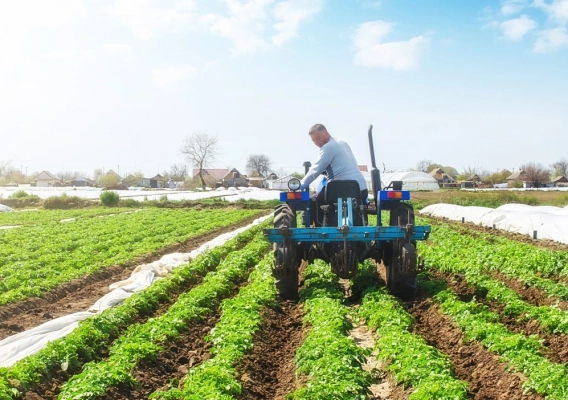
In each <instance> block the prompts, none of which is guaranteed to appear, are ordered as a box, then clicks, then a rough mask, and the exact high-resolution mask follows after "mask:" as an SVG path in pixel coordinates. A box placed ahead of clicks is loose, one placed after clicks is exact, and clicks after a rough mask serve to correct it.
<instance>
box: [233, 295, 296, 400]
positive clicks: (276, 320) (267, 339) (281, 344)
mask: <svg viewBox="0 0 568 400" xmlns="http://www.w3.org/2000/svg"><path fill="white" fill-rule="evenodd" d="M262 318H263V323H262V325H261V327H260V330H259V331H258V332H257V333H256V334H255V336H254V347H253V351H252V353H251V354H249V355H248V356H246V357H244V359H243V360H242V361H241V362H240V364H239V365H238V367H237V370H238V371H239V375H240V380H241V384H242V394H241V396H239V399H240V400H260V399H275V400H276V399H284V398H285V396H286V394H288V393H291V392H293V391H294V390H295V389H296V378H295V368H296V367H295V364H294V356H295V353H296V349H297V348H298V347H299V346H300V345H301V343H302V342H303V340H304V332H303V330H302V318H303V312H302V308H301V306H300V305H299V304H296V303H294V302H282V303H280V304H279V305H278V307H276V308H274V309H271V308H265V309H264V310H263V312H262Z"/></svg>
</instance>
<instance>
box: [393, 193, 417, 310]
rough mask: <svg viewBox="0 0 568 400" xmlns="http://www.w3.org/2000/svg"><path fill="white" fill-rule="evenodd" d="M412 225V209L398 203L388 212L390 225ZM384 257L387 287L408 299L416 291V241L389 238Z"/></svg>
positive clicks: (409, 206) (407, 205)
mask: <svg viewBox="0 0 568 400" xmlns="http://www.w3.org/2000/svg"><path fill="white" fill-rule="evenodd" d="M399 221H400V225H402V226H404V225H406V224H409V223H411V224H413V225H414V209H413V208H412V206H411V205H409V204H406V203H400V204H398V205H397V206H396V207H395V208H393V209H392V210H391V212H390V226H399ZM388 250H389V251H388V252H387V253H386V254H387V257H385V264H386V276H387V282H386V283H387V288H388V289H389V291H390V292H391V293H392V294H393V295H395V296H398V297H400V298H403V299H410V298H412V297H413V296H414V294H415V293H416V275H417V269H416V265H417V262H416V241H414V240H413V241H411V242H410V243H408V242H405V241H404V240H401V239H399V240H391V241H390V243H389V249H388Z"/></svg>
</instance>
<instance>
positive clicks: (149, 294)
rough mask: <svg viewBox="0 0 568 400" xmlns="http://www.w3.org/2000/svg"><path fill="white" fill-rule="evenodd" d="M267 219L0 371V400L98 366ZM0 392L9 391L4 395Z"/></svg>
mask: <svg viewBox="0 0 568 400" xmlns="http://www.w3.org/2000/svg"><path fill="white" fill-rule="evenodd" d="M270 222H271V221H270V219H269V220H267V221H265V222H264V223H262V224H258V225H255V226H253V227H251V228H250V229H247V230H246V231H244V232H242V233H240V234H239V235H237V236H236V237H235V238H233V239H231V240H229V241H227V242H226V243H225V244H223V245H221V246H218V247H215V248H214V249H211V250H208V251H206V252H204V253H203V254H201V255H200V256H198V257H197V258H195V259H194V260H192V261H191V262H190V263H189V264H188V265H187V266H180V267H178V268H176V269H174V270H173V272H172V273H171V274H170V275H168V276H167V277H166V278H163V279H160V280H158V281H156V282H154V284H152V285H151V286H149V287H148V288H146V289H145V290H144V291H141V292H137V293H135V294H133V295H132V296H131V297H129V298H128V299H126V300H125V301H124V302H123V303H122V304H120V305H118V306H115V307H112V308H109V309H107V310H105V311H103V312H102V313H100V314H96V315H94V316H93V317H91V318H88V319H86V320H83V321H81V323H80V324H79V326H78V328H76V329H75V330H73V331H72V332H71V333H70V334H69V335H67V336H66V337H64V338H61V339H58V340H55V341H53V342H50V343H49V344H48V345H47V347H46V348H44V349H43V350H40V351H39V352H38V353H36V354H34V355H32V356H30V357H26V358H24V359H22V360H21V361H19V362H17V363H16V364H14V365H13V366H12V367H10V368H0V399H3V397H2V396H11V394H12V393H13V390H14V389H16V388H15V387H14V386H17V387H21V388H22V389H24V390H25V389H27V388H29V387H30V386H31V385H34V384H38V383H39V382H40V381H41V379H42V378H45V379H49V377H50V376H51V375H53V374H55V373H56V372H57V371H58V370H60V369H61V364H62V363H63V362H67V364H68V369H67V372H68V373H70V374H73V373H75V372H76V371H78V370H79V369H80V368H81V366H82V365H83V364H84V363H86V362H89V361H92V360H99V359H100V358H101V354H102V353H104V352H105V351H106V350H107V349H108V348H109V346H110V344H111V343H112V342H113V341H114V340H115V339H116V338H117V337H118V336H119V335H120V333H121V332H122V331H123V330H124V329H125V328H126V327H127V326H129V325H130V324H132V323H133V322H134V321H136V320H137V319H139V318H142V317H144V316H147V315H151V314H152V313H153V312H154V311H155V310H157V309H158V307H159V306H160V304H163V303H167V302H168V301H169V298H170V296H171V295H172V294H173V293H176V292H179V291H180V290H183V288H185V287H187V286H189V285H192V284H195V283H197V282H199V280H200V279H201V277H202V276H203V275H204V274H205V273H207V272H208V271H212V270H213V269H214V268H216V267H217V266H218V265H219V263H220V261H221V260H222V259H223V258H224V257H227V255H229V254H231V253H233V252H236V251H239V250H240V249H241V248H242V247H243V246H244V245H246V244H247V243H249V242H250V241H251V240H253V238H254V237H256V236H258V234H259V233H260V232H261V231H262V229H263V228H264V227H266V226H268V224H269V223H270ZM10 381H11V382H12V383H13V384H12V385H10V384H9V383H8V382H10ZM3 386H8V389H6V390H4V388H3Z"/></svg>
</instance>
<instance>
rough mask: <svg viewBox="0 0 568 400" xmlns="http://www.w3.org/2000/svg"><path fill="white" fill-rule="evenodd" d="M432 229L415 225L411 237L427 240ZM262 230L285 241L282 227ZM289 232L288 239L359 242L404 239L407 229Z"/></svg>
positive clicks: (369, 227) (273, 239)
mask: <svg viewBox="0 0 568 400" xmlns="http://www.w3.org/2000/svg"><path fill="white" fill-rule="evenodd" d="M286 229H287V228H286ZM430 231H431V227H430V226H427V225H422V226H415V227H414V233H413V234H412V235H410V239H411V240H426V239H428V235H429V234H430ZM262 232H263V234H264V236H265V237H266V238H267V239H268V240H269V241H270V242H274V243H281V242H283V241H284V236H283V231H282V229H275V228H271V229H263V231H262ZM287 234H289V237H288V239H290V240H293V241H296V242H343V241H344V240H345V239H346V238H347V240H353V241H359V242H371V241H376V240H379V241H382V240H395V239H404V238H405V237H406V230H405V229H404V228H402V227H399V226H349V227H347V226H343V227H337V228H335V227H324V228H294V229H290V230H289V231H288V232H287Z"/></svg>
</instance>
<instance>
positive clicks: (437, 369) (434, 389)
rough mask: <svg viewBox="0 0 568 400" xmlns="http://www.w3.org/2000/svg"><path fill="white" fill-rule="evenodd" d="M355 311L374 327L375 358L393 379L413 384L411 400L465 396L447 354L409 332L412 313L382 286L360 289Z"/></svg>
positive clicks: (466, 396) (451, 399)
mask: <svg viewBox="0 0 568 400" xmlns="http://www.w3.org/2000/svg"><path fill="white" fill-rule="evenodd" d="M358 315H359V316H360V317H362V318H364V320H365V321H366V323H367V325H368V327H369V328H371V329H373V330H374V331H375V343H376V348H377V350H378V351H379V352H378V358H379V359H380V360H383V361H384V362H385V363H386V364H387V367H386V370H388V371H390V372H391V373H392V374H393V376H394V378H395V380H396V383H397V384H399V383H403V384H404V385H405V386H410V387H412V388H413V391H412V394H411V395H410V397H409V398H410V399H411V400H426V399H440V400H459V399H467V398H468V394H467V383H466V382H464V381H461V380H459V379H457V378H456V376H455V373H454V371H453V369H452V364H451V361H450V360H449V358H448V357H447V356H446V355H445V354H442V353H440V352H439V351H438V350H437V349H436V348H434V347H432V346H430V345H428V344H427V343H426V342H425V341H424V339H423V338H422V337H420V336H417V335H415V334H413V333H411V326H412V323H413V320H412V316H411V315H410V314H409V313H408V312H407V311H406V310H404V308H403V307H402V306H401V305H400V303H399V301H398V300H397V299H396V298H395V297H393V296H391V295H390V294H388V293H387V291H386V289H385V288H384V287H379V286H374V287H372V288H370V289H368V290H367V291H365V292H363V301H362V305H361V307H360V308H359V311H358Z"/></svg>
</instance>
